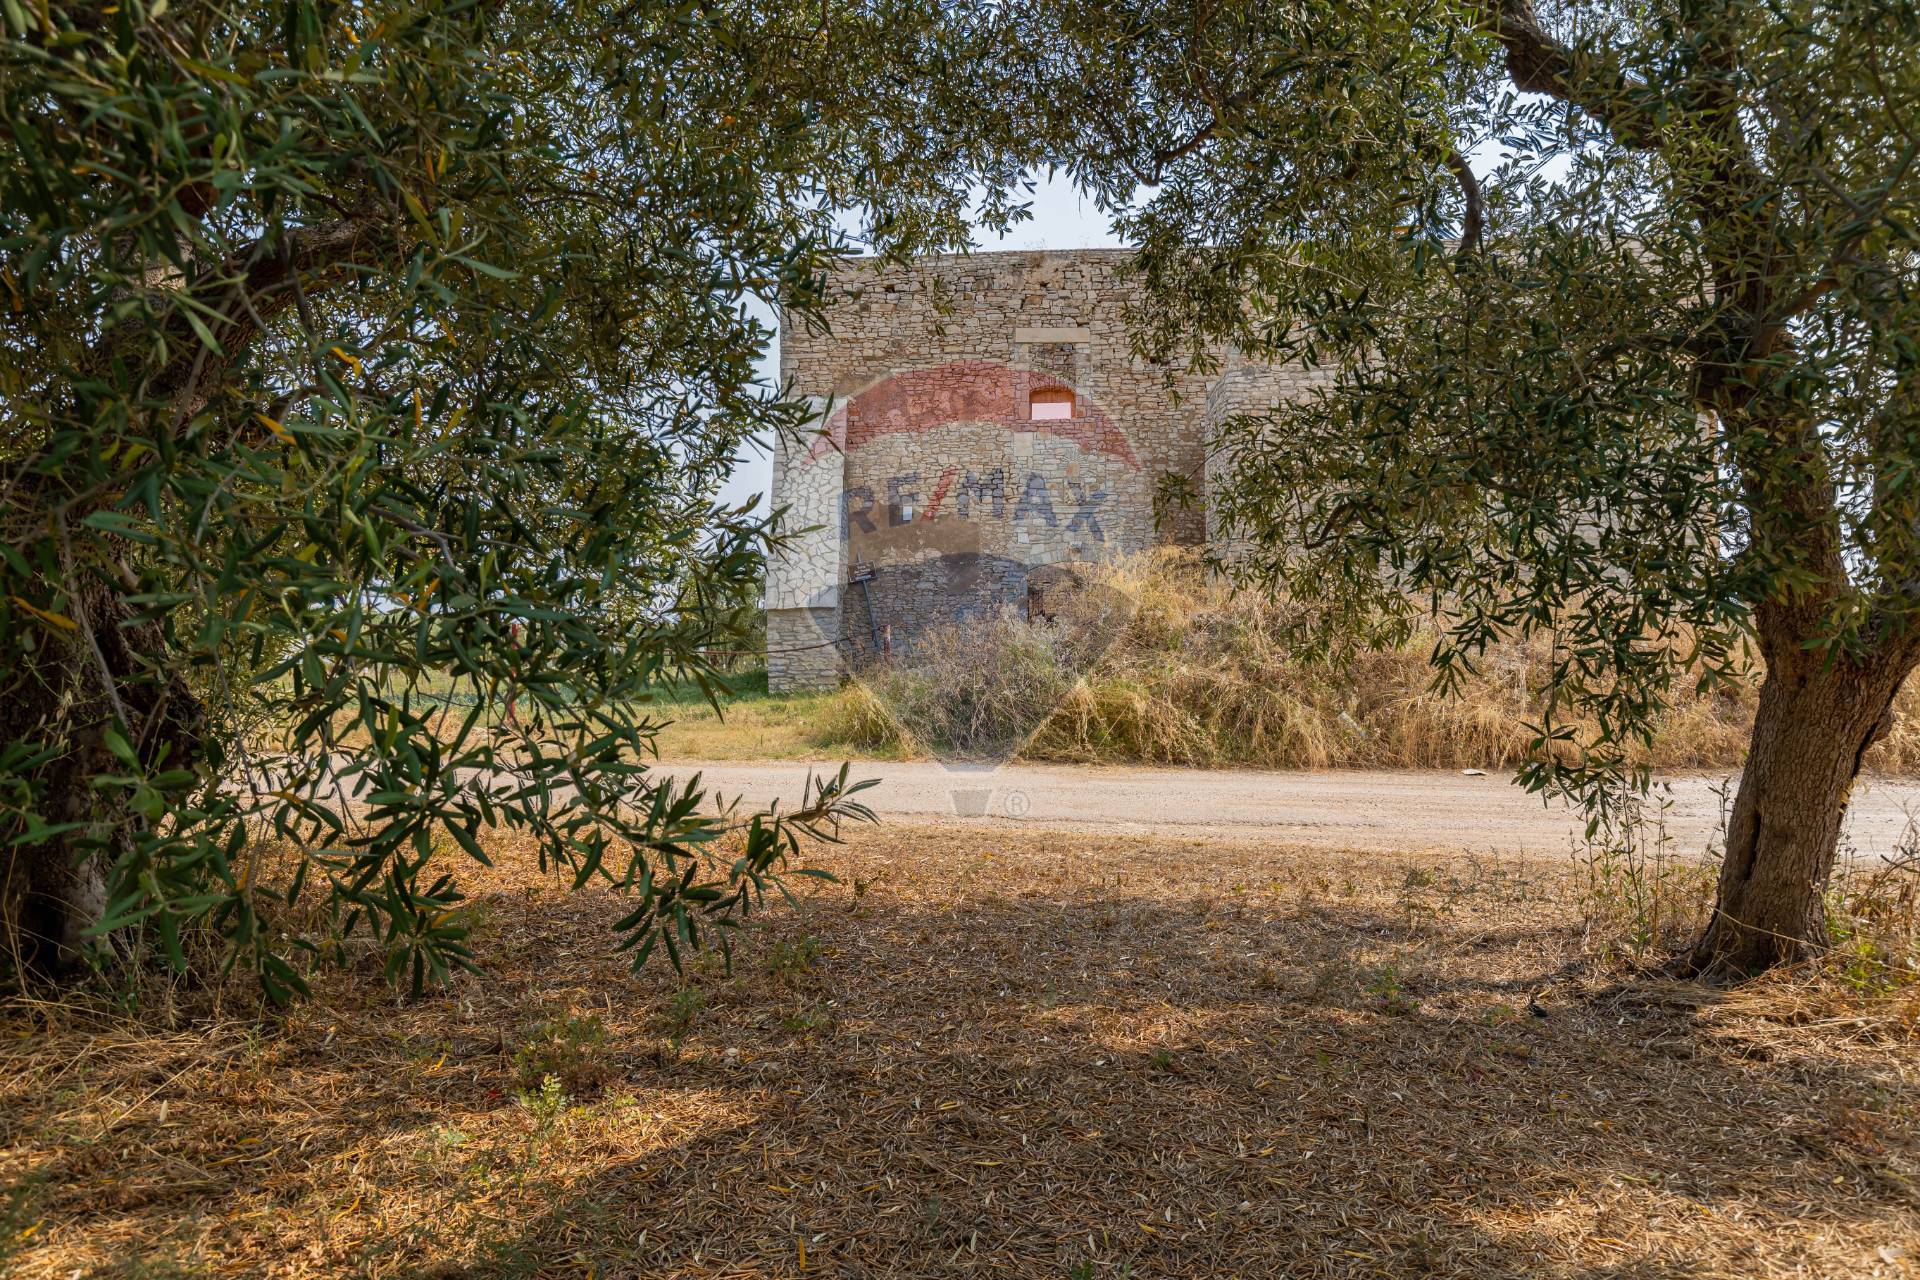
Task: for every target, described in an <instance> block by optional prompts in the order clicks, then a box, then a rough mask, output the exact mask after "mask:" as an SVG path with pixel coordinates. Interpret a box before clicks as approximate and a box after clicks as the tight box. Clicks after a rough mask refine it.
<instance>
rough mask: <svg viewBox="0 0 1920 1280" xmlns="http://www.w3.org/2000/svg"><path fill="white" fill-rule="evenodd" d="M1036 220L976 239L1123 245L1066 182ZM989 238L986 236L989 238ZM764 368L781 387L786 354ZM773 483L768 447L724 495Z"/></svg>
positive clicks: (986, 245) (737, 471)
mask: <svg viewBox="0 0 1920 1280" xmlns="http://www.w3.org/2000/svg"><path fill="white" fill-rule="evenodd" d="M1032 202H1033V219H1032V220H1031V221H1029V222H1023V223H1021V224H1020V225H1019V226H1017V227H1015V228H1014V229H1013V234H1011V235H1009V236H1007V237H1006V238H1005V239H997V238H995V239H987V238H982V237H976V238H975V241H974V243H975V245H976V247H978V248H981V249H987V250H992V249H1112V248H1119V247H1121V241H1120V239H1119V238H1118V237H1116V236H1115V235H1114V234H1113V231H1112V229H1111V228H1110V227H1109V226H1108V224H1107V218H1106V215H1104V214H1102V213H1101V212H1100V211H1099V210H1098V209H1096V208H1094V207H1093V204H1092V202H1090V201H1085V200H1082V199H1081V198H1080V195H1079V193H1078V192H1076V191H1075V190H1074V189H1073V186H1072V184H1071V183H1069V182H1067V181H1066V180H1065V179H1059V178H1056V179H1053V180H1051V181H1049V180H1047V179H1044V178H1042V179H1039V180H1038V184H1037V187H1036V190H1035V191H1034V193H1033V197H1032ZM984 234H986V233H983V235H984ZM762 363H763V369H764V374H765V377H766V381H767V384H768V385H769V386H778V385H779V382H780V354H779V350H778V348H777V347H776V348H773V349H770V350H769V351H768V352H767V354H766V357H765V359H764V361H763V362H762ZM772 479H773V460H772V458H771V457H770V456H769V455H768V453H767V451H766V449H765V448H764V447H762V448H759V449H750V450H747V451H745V452H743V453H742V455H741V456H740V457H739V458H737V459H736V460H735V461H734V466H733V474H732V475H731V476H729V477H728V478H727V483H726V486H725V487H724V488H722V489H721V491H720V500H721V501H723V502H726V503H729V504H737V503H742V502H745V501H747V500H748V499H749V498H754V497H761V498H764V497H765V496H766V492H767V488H768V486H769V485H770V484H771V483H772Z"/></svg>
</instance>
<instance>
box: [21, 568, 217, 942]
mask: <svg viewBox="0 0 1920 1280" xmlns="http://www.w3.org/2000/svg"><path fill="white" fill-rule="evenodd" d="M75 597H78V598H75ZM68 607H69V608H71V609H72V613H73V616H72V617H71V618H69V619H67V620H68V621H69V622H71V623H72V626H70V627H62V626H59V625H57V624H55V623H51V622H50V623H48V624H47V625H45V626H44V627H41V628H40V629H38V631H37V632H36V633H35V635H34V638H33V644H32V647H31V649H30V651H29V653H28V654H27V655H26V660H25V661H23V662H20V663H19V664H18V665H17V666H16V668H15V669H14V670H13V671H11V672H8V673H7V678H6V679H5V681H4V682H0V740H4V741H7V742H12V743H25V744H32V745H33V746H35V747H36V748H39V749H42V750H45V751H47V752H48V753H49V758H48V759H47V761H46V762H45V763H43V764H41V765H40V766H38V767H37V768H35V769H33V770H32V792H33V794H32V795H31V797H25V798H20V799H23V800H24V803H23V805H22V807H24V808H28V809H29V810H30V811H31V812H32V813H34V814H35V815H36V816H37V817H38V818H39V820H40V822H41V823H42V824H44V826H45V827H46V828H49V829H52V830H53V831H54V834H52V835H49V836H46V837H44V838H41V839H38V840H33V841H28V840H24V839H20V838H19V837H21V836H22V835H23V833H24V832H23V829H22V828H21V827H20V826H19V825H18V824H16V823H15V822H4V823H0V841H4V853H3V854H0V859H3V861H0V970H4V969H6V968H12V969H15V970H16V971H19V972H24V973H28V974H32V975H35V976H38V977H41V978H50V977H59V976H60V975H62V974H63V973H66V972H69V971H71V970H73V969H74V968H76V967H77V966H78V965H79V964H80V962H81V961H82V960H83V959H84V958H85V956H86V953H87V949H88V947H89V946H90V945H91V944H92V943H93V942H94V941H95V939H94V938H93V936H92V930H93V928H94V926H95V925H97V924H98V923H99V922H100V920H101V918H102V916H103V913H104V911H105V908H106V906H107V888H108V884H107V881H108V871H109V868H110V865H111V864H110V858H111V856H112V854H111V852H110V851H111V850H113V849H115V848H124V847H126V845H127V837H128V836H129V835H130V834H131V833H132V831H133V830H134V827H135V824H136V823H137V822H139V821H140V819H139V818H138V817H137V815H135V814H134V813H132V812H131V811H130V810H128V809H127V808H126V806H125V805H124V803H122V802H121V800H120V798H119V793H118V791H117V789H115V788H111V787H109V788H105V789H102V788H99V787H96V786H95V785H94V780H95V779H96V778H99V777H101V776H102V775H109V774H120V773H125V772H127V769H126V766H125V764H124V763H123V762H121V761H119V760H117V759H116V758H115V757H114V756H113V753H112V752H110V751H109V750H108V749H107V746H106V737H105V734H106V730H107V729H108V727H109V726H111V725H113V724H115V723H116V722H119V723H120V732H121V733H122V734H123V735H124V736H125V737H126V738H127V740H128V742H129V743H131V744H132V745H133V746H134V747H135V749H136V751H137V752H138V755H139V758H140V760H141V762H142V764H143V765H145V766H147V767H152V768H183V767H184V768H192V767H194V765H195V763H196V757H197V754H198V752H199V749H200V743H201V738H202V735H203V733H204V732H205V728H206V710H205V707H204V706H203V704H202V703H201V701H200V699H199V698H198V697H196V696H195V695H194V693H193V692H192V690H191V689H190V688H189V687H188V686H187V684H186V683H185V681H184V680H183V679H182V678H181V676H180V674H179V673H178V672H177V671H176V670H174V669H173V667H172V665H171V663H170V661H169V652H168V648H167V644H166V639H165V634H164V632H163V631H162V629H161V628H160V627H159V626H158V625H156V624H154V623H152V622H150V621H135V620H134V619H133V613H132V610H131V609H129V608H128V606H127V605H126V603H125V602H124V600H123V599H122V598H121V594H120V593H119V592H118V591H116V590H113V589H112V588H110V587H108V586H106V585H105V584H104V583H103V582H102V581H100V580H99V579H98V578H89V579H87V580H86V581H84V582H83V583H82V585H81V586H80V587H79V589H78V591H76V592H75V593H73V595H71V596H70V597H69V606H68ZM63 616H64V615H63Z"/></svg>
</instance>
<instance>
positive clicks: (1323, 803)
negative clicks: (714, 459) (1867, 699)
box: [661, 761, 1920, 857]
mask: <svg viewBox="0 0 1920 1280" xmlns="http://www.w3.org/2000/svg"><path fill="white" fill-rule="evenodd" d="M661 767H662V768H663V769H664V770H666V771H668V772H671V773H675V774H685V773H691V772H694V771H695V770H698V771H700V772H701V773H703V774H704V775H705V777H706V779H707V781H708V782H709V783H710V784H712V785H714V786H717V787H718V788H719V789H720V791H721V792H723V793H724V794H726V795H729V796H732V795H739V796H741V797H743V799H744V800H745V801H746V802H747V803H748V804H753V805H762V804H766V803H768V802H770V801H772V800H774V799H776V798H778V799H779V800H781V801H782V804H783V807H790V806H791V805H792V804H793V803H794V802H795V801H797V800H798V799H799V798H800V794H801V791H802V788H803V786H804V783H805V780H806V777H807V770H808V766H807V765H805V764H801V763H790V762H778V763H766V764H740V763H726V764H698V763H692V762H684V761H675V762H669V763H666V764H664V765H662V766H661ZM818 767H820V768H827V767H828V766H826V765H824V764H823V765H821V766H818ZM832 767H834V768H837V767H838V766H837V765H834V766H832ZM853 776H854V777H857V778H878V779H880V785H879V786H877V787H875V788H873V789H872V790H870V791H867V792H865V793H863V795H862V797H861V798H862V799H864V800H866V801H867V802H868V803H869V804H870V805H871V806H872V807H873V808H874V810H875V811H877V812H878V813H879V814H880V815H881V816H882V817H883V818H887V817H895V818H913V819H915V820H927V819H939V820H944V821H951V822H963V823H978V824H983V825H989V826H1006V825H1017V826H1023V827H1049V826H1055V827H1059V828H1061V829H1062V830H1089V829H1091V830H1102V831H1140V832H1148V831H1165V832H1172V833H1179V834H1205V833H1213V832H1219V833H1225V834H1232V835H1238V836H1256V837H1272V838H1274V839H1280V840H1287V841H1290V842H1293V843H1298V844H1310V845H1319V846H1323V847H1331V846H1337V847H1341V848H1352V849H1379V850H1391V851H1402V850H1404V851H1409V852H1412V851H1424V850H1429V849H1450V850H1456V851H1460V852H1471V853H1528V854H1542V853H1560V852H1564V851H1565V850H1567V849H1568V847H1569V845H1570V843H1571V842H1572V841H1574V840H1575V839H1576V838H1577V837H1578V836H1579V835H1580V833H1581V831H1582V828H1583V820H1582V818H1581V816H1580V814H1579V813H1578V812H1577V811H1574V810H1570V809H1568V808H1567V807H1566V806H1564V805H1560V804H1557V803H1556V804H1548V803H1545V802H1543V801H1542V800H1541V799H1540V798H1539V797H1538V796H1530V795H1527V794H1526V793H1524V792H1523V791H1521V790H1520V789H1519V788H1518V787H1516V786H1514V785H1512V776H1511V775H1510V774H1493V775H1489V776H1486V777H1465V776H1462V775H1461V774H1458V773H1440V772H1413V771H1406V772H1359V771H1330V772H1324V773H1258V772H1251V771H1245V770H1198V769H1136V768H1104V767H1089V766H1079V765H1026V764H1015V765H1006V766H1003V767H1001V768H999V769H997V770H993V771H991V772H984V773H982V772H967V771H962V770H958V769H949V768H947V767H945V766H942V765H939V764H933V763H927V762H914V763H890V762H885V761H858V762H856V763H855V764H854V766H853ZM1723 786H1730V783H1729V780H1728V779H1726V778H1710V777H1692V778H1677V779H1673V780H1672V781H1671V787H1672V790H1671V794H1670V800H1671V804H1670V806H1669V807H1668V808H1667V809H1666V810H1665V813H1664V818H1665V822H1666V826H1667V830H1668V832H1669V834H1670V835H1671V837H1672V840H1673V848H1674V849H1675V851H1677V852H1684V853H1699V852H1701V851H1703V850H1705V849H1706V848H1707V846H1708V844H1709V842H1710V841H1712V840H1714V839H1715V838H1716V829H1717V827H1718V825H1719V822H1720V809H1721V800H1720V796H1719V794H1718V793H1717V791H1716V788H1717V787H1723ZM1728 794H1729V795H1730V794H1731V792H1730V790H1729V793H1728ZM1910 812H1911V813H1913V814H1915V815H1920V783H1913V782H1905V781H1901V782H1890V781H1884V780H1877V779H1876V780H1871V781H1868V782H1863V783H1862V784H1861V786H1860V788H1859V791H1858V792H1857V793H1856V795H1855V797H1854V803H1853V808H1852V812H1851V813H1850V814H1849V817H1848V822H1847V838H1848V839H1849V840H1850V841H1851V842H1852V846H1853V848H1854V849H1855V850H1856V851H1857V852H1858V853H1860V854H1862V855H1866V856H1879V857H1884V856H1885V855H1886V854H1888V853H1889V852H1891V851H1892V850H1893V849H1894V847H1895V845H1896V843H1897V842H1898V841H1899V840H1900V838H1901V835H1902V833H1903V832H1904V831H1905V830H1906V827H1907V821H1908V814H1909V813H1910Z"/></svg>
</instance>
